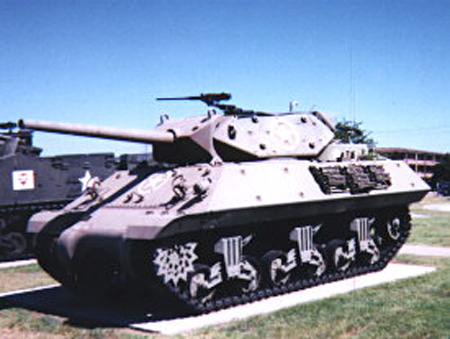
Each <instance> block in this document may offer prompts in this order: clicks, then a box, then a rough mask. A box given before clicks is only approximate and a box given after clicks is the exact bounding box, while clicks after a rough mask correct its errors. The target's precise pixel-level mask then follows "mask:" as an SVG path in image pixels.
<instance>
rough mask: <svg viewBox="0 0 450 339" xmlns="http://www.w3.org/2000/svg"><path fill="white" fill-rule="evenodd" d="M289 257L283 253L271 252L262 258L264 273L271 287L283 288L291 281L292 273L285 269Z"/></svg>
mask: <svg viewBox="0 0 450 339" xmlns="http://www.w3.org/2000/svg"><path fill="white" fill-rule="evenodd" d="M286 262H287V256H286V254H285V253H284V252H283V251H269V252H267V253H266V254H264V256H263V257H262V273H263V276H264V280H265V282H266V283H267V284H268V285H269V286H281V285H284V284H286V283H287V282H288V281H289V279H290V277H291V276H290V273H289V272H286V271H285V269H284V267H285V265H286Z"/></svg>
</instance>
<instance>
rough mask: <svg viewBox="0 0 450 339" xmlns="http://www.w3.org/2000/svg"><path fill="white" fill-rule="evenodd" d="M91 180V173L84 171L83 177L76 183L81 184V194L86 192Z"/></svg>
mask: <svg viewBox="0 0 450 339" xmlns="http://www.w3.org/2000/svg"><path fill="white" fill-rule="evenodd" d="M91 180H92V175H91V172H89V171H86V172H85V173H84V177H82V178H79V179H78V181H79V182H81V185H82V186H81V192H84V191H86V189H87V188H88V187H89V182H90V181H91Z"/></svg>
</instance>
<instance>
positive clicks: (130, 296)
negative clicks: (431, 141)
mask: <svg viewBox="0 0 450 339" xmlns="http://www.w3.org/2000/svg"><path fill="white" fill-rule="evenodd" d="M16 307H19V308H23V309H27V310H30V311H37V312H40V313H45V314H48V315H55V316H60V317H63V318H66V319H67V323H68V324H69V325H71V326H75V327H81V328H88V329H90V328H117V327H130V325H132V324H135V323H142V322H149V321H152V322H154V321H161V320H171V319H176V318H183V317H186V316H189V315H192V314H190V313H189V311H188V310H187V309H186V308H185V307H183V306H182V305H177V304H175V303H174V302H172V301H170V302H167V301H166V300H163V301H161V300H160V301H158V300H157V299H156V297H152V296H151V295H149V294H148V293H147V294H143V292H141V291H133V292H132V293H130V292H128V293H121V294H120V295H115V296H114V299H110V300H102V301H94V300H84V299H81V298H79V297H77V296H75V295H73V294H72V293H70V292H69V291H68V290H66V289H65V288H63V287H61V286H49V287H44V288H40V289H33V290H26V291H19V292H17V293H8V294H4V295H2V296H0V311H1V310H5V309H9V308H16Z"/></svg>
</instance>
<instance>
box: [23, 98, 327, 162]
mask: <svg viewBox="0 0 450 339" xmlns="http://www.w3.org/2000/svg"><path fill="white" fill-rule="evenodd" d="M229 98H231V95H229V94H227V93H219V94H202V95H201V96H198V97H181V98H160V99H159V100H201V101H203V102H205V103H206V104H207V105H208V106H211V107H215V108H219V109H220V110H222V111H223V112H224V114H223V115H222V114H217V113H216V111H215V109H210V110H209V111H208V113H207V114H206V115H204V116H200V117H193V118H183V119H173V120H169V119H166V118H162V119H161V123H160V124H159V125H158V126H157V128H156V130H154V131H144V130H128V129H120V128H105V127H97V126H90V125H79V124H67V123H54V122H46V121H34V120H21V121H20V122H19V125H20V126H21V127H24V128H27V129H33V130H40V131H49V132H56V133H64V134H74V135H84V136H91V137H98V138H105V139H116V140H126V141H134V142H142V143H149V144H153V145H154V148H153V155H154V158H155V159H156V160H157V161H161V162H167V163H178V164H182V163H196V162H210V161H252V160H258V159H268V158H278V157H295V158H313V157H317V156H318V155H319V154H320V153H321V152H322V151H323V150H324V148H325V147H326V146H327V145H329V144H330V142H331V141H332V140H333V138H334V130H333V126H332V125H331V123H330V122H329V121H328V120H327V119H326V117H325V115H324V114H321V113H320V112H290V113H282V114H269V113H264V112H255V111H246V110H242V109H239V108H236V107H235V106H233V105H224V104H221V103H219V101H221V100H225V99H229Z"/></svg>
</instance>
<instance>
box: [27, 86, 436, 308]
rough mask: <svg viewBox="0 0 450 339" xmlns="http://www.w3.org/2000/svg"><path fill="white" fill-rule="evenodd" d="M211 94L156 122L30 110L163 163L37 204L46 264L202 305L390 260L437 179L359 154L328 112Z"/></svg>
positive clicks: (73, 281)
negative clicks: (71, 119)
mask: <svg viewBox="0 0 450 339" xmlns="http://www.w3.org/2000/svg"><path fill="white" fill-rule="evenodd" d="M230 98H231V96H230V95H229V94H226V93H219V94H202V95H200V96H196V97H182V98H166V100H167V99H171V100H174V99H176V100H201V101H203V102H205V103H206V104H207V105H208V106H209V110H208V111H207V113H206V114H204V115H201V116H198V117H191V118H184V119H174V120H170V119H167V117H165V118H163V119H162V120H161V123H160V124H159V125H158V126H157V127H156V129H155V130H154V131H137V130H127V129H111V128H103V127H94V126H81V125H73V124H62V123H51V122H42V121H27V120H25V121H21V122H20V123H21V125H22V126H24V127H26V128H29V129H35V130H42V131H52V132H60V133H66V134H76V135H88V136H95V137H102V138H112V139H119V140H130V141H135V142H143V143H149V144H153V156H154V158H155V160H157V161H158V162H157V163H155V164H153V165H151V166H140V167H137V168H135V169H133V170H131V171H117V172H115V173H114V174H113V175H111V176H110V177H109V178H107V179H106V180H105V181H103V182H102V183H100V184H96V185H94V186H92V187H90V189H88V190H87V191H86V192H85V193H84V195H83V196H82V197H80V198H78V199H77V200H75V201H73V202H72V203H70V204H69V205H68V206H66V207H65V208H64V209H62V210H61V211H46V212H41V213H39V214H36V215H34V216H33V217H32V219H31V221H30V222H29V224H28V232H30V233H32V234H35V235H36V238H37V243H36V255H37V258H38V260H39V263H40V264H41V266H42V267H43V268H44V269H45V270H46V271H47V272H48V273H49V274H50V275H51V276H53V277H54V278H55V279H56V280H58V281H60V282H61V283H62V284H63V285H64V286H66V287H67V288H69V289H71V290H74V291H75V292H77V293H80V294H88V295H98V294H100V293H107V291H114V290H116V289H117V288H122V289H125V290H126V289H128V290H134V289H136V288H144V289H147V290H149V291H155V290H158V291H160V290H164V291H166V292H167V293H168V294H170V296H171V298H175V299H176V300H178V301H180V302H182V303H183V304H184V305H187V306H188V307H189V308H190V309H191V310H193V311H194V312H209V311H212V310H218V309H221V308H225V307H229V306H232V305H236V304H241V303H246V302H250V301H253V300H257V299H261V298H266V297H270V296H272V295H277V294H282V293H286V292H289V291H294V290H298V289H303V288H308V287H310V286H314V285H318V284H323V283H326V282H330V281H334V280H340V279H345V278H347V277H352V276H356V275H361V274H365V273H368V272H373V271H377V270H381V269H383V268H384V267H385V266H386V265H387V263H388V262H389V261H390V260H391V259H392V258H393V257H394V256H395V254H396V253H397V251H398V250H399V248H400V247H401V246H402V244H403V243H404V242H405V241H406V239H407V237H408V234H409V232H410V227H411V223H410V215H409V211H408V206H409V205H410V204H411V203H413V202H416V201H419V200H420V199H421V198H422V197H423V196H424V195H425V194H426V193H427V192H428V190H429V187H428V186H427V185H426V184H425V183H424V182H423V181H422V179H421V178H420V177H419V176H418V175H417V174H416V173H414V172H413V171H412V170H411V169H410V168H409V167H408V165H406V164H405V163H404V162H400V161H391V160H362V158H364V156H365V155H366V154H365V153H366V148H365V147H364V146H361V145H353V144H342V143H339V142H337V141H336V140H335V136H334V125H333V123H332V122H331V120H330V119H329V118H328V117H327V116H326V115H325V114H322V113H320V112H288V113H279V114H272V113H265V112H255V111H249V110H243V109H239V108H237V107H235V106H233V105H227V104H223V103H221V101H223V100H228V99H230Z"/></svg>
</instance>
